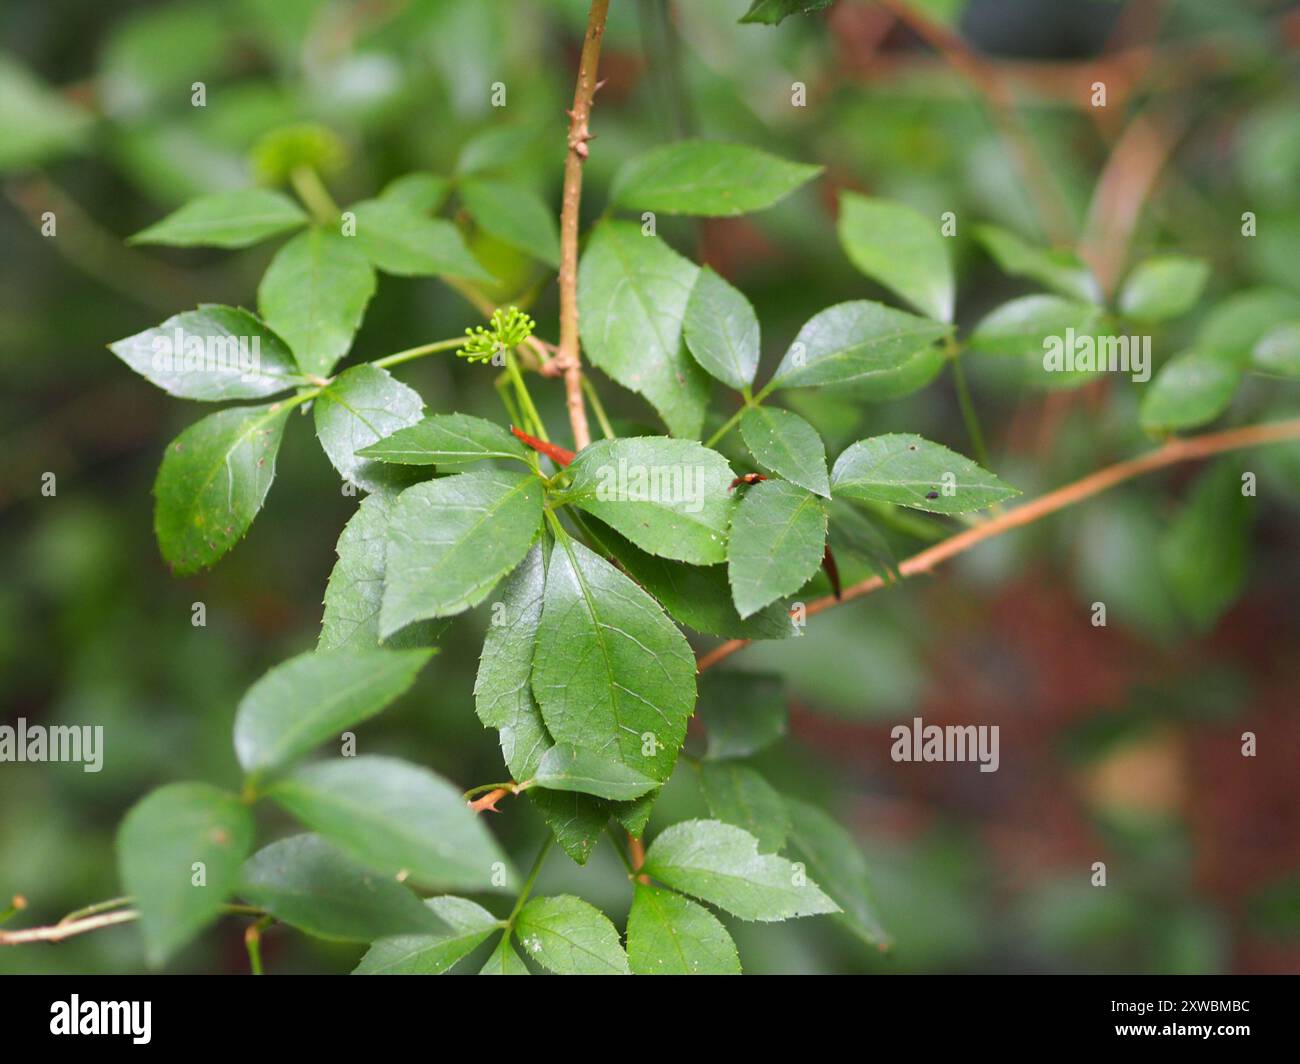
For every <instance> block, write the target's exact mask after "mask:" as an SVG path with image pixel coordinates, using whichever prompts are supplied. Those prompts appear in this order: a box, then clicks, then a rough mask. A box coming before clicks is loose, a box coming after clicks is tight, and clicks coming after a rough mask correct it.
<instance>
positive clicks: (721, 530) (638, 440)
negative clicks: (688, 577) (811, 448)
mask: <svg viewBox="0 0 1300 1064" xmlns="http://www.w3.org/2000/svg"><path fill="white" fill-rule="evenodd" d="M569 473H570V475H571V476H572V478H573V479H572V482H571V483H570V485H569V487H568V488H567V489H566V490H565V491H564V493H563V494H562V496H561V500H562V501H564V502H567V503H572V504H573V505H574V506H577V507H579V508H580V509H583V510H586V511H587V512H588V513H590V514H592V515H594V516H595V517H598V518H600V519H601V520H602V521H604V522H605V523H606V524H607V525H610V526H611V527H613V528H614V529H615V530H616V531H618V532H620V533H622V534H623V535H624V536H626V537H627V538H628V539H630V540H631V541H632V542H633V543H635V544H636V545H637V546H638V547H640V548H641V549H642V550H645V551H649V552H650V553H651V554H655V555H658V556H659V557H662V558H673V559H675V560H677V561H683V562H690V563H691V564H693V565H711V564H713V563H715V562H720V561H722V560H723V559H724V558H726V556H727V525H728V524H729V523H730V521H731V513H732V510H733V509H734V504H735V499H734V498H733V497H732V495H731V494H730V493H729V492H728V490H727V487H728V485H729V484H730V483H731V481H732V479H733V478H734V476H735V474H734V473H732V470H731V466H729V465H728V464H727V460H726V459H725V458H723V457H722V455H720V454H718V452H717V451H711V450H709V449H708V448H707V447H703V446H701V445H700V444H698V443H695V442H694V441H692V440H674V439H670V438H669V437H667V436H637V437H629V438H626V439H616V440H597V441H596V442H595V443H593V444H591V445H590V446H588V447H584V448H583V449H582V451H581V452H579V454H578V456H577V458H575V459H574V460H573V464H572V465H570V466H569Z"/></svg>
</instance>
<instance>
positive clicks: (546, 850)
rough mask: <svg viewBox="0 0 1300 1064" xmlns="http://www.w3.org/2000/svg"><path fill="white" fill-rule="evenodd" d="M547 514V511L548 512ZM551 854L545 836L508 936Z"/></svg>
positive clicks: (513, 912)
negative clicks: (547, 856)
mask: <svg viewBox="0 0 1300 1064" xmlns="http://www.w3.org/2000/svg"><path fill="white" fill-rule="evenodd" d="M548 512H549V511H548ZM550 852H551V836H550V835H547V836H546V841H545V842H544V843H542V850H541V852H540V853H539V854H538V855H537V860H536V861H534V862H533V867H532V870H531V871H530V872H529V873H528V878H527V879H525V880H524V887H523V890H521V891H520V892H519V897H518V898H516V899H515V907H514V908H513V909H511V910H510V915H509V916H507V917H506V934H507V935H509V934H510V932H511V930H513V929H514V926H515V921H516V920H517V919H518V918H519V911H520V910H521V909H522V908H523V907H524V903H525V902H526V901H528V895H529V894H531V893H532V892H533V884H534V883H536V882H537V875H538V873H539V872H541V870H542V865H543V863H545V861H546V855H547V854H548V853H550Z"/></svg>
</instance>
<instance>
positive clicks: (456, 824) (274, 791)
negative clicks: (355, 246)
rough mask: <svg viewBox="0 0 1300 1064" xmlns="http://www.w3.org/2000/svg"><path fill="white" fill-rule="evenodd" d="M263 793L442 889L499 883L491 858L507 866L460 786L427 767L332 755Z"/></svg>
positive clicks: (390, 869) (392, 869) (365, 853)
mask: <svg viewBox="0 0 1300 1064" xmlns="http://www.w3.org/2000/svg"><path fill="white" fill-rule="evenodd" d="M266 794H267V795H268V796H269V797H271V798H274V799H275V800H276V801H277V802H279V803H280V804H281V805H282V806H284V807H285V808H286V809H288V810H289V812H291V813H292V814H293V815H294V816H296V817H297V818H298V819H299V820H301V821H302V822H303V823H304V824H306V825H307V826H308V827H310V828H311V829H312V830H313V831H318V832H320V834H322V835H324V836H325V837H326V838H327V839H329V840H330V841H331V842H333V843H335V844H336V845H337V846H338V847H339V848H340V849H342V850H343V851H344V852H345V853H347V854H349V855H350V856H352V857H353V858H355V859H356V860H358V861H361V862H362V863H363V864H365V865H367V866H369V867H371V868H373V869H375V870H376V871H379V872H382V873H385V874H387V875H397V874H398V873H401V872H405V873H409V875H410V877H411V880H412V881H413V882H415V883H419V884H421V885H423V886H427V887H432V888H439V889H446V890H455V889H458V888H459V889H465V890H476V891H477V890H493V891H495V890H501V889H503V888H502V887H501V886H500V885H498V884H496V883H493V881H492V880H493V876H492V871H493V865H495V864H497V863H498V862H500V863H501V865H502V866H503V867H505V868H507V869H508V868H509V865H508V864H507V863H506V860H505V857H504V856H503V855H502V853H501V851H500V850H499V849H498V848H497V844H496V842H495V841H494V840H493V838H492V836H491V835H490V834H488V831H487V828H485V827H484V826H483V824H482V822H481V821H480V820H479V819H478V818H477V817H476V816H475V815H474V813H473V812H472V811H471V810H470V809H469V807H468V806H467V805H466V804H465V799H464V797H463V796H462V795H461V793H460V791H458V790H457V789H456V788H455V787H453V786H452V785H451V784H450V783H448V782H447V781H446V780H444V779H443V778H442V777H441V776H438V775H436V774H434V773H433V772H430V771H429V770H428V769H425V768H420V767H419V766H417V765H412V764H410V763H409V762H407V761H399V760H398V759H397V758H392V757H377V756H373V755H363V756H360V757H347V758H338V759H335V760H331V761H320V762H317V763H315V764H311V765H304V766H302V767H300V768H296V769H294V770H293V771H292V772H290V773H289V774H288V775H287V776H284V777H282V778H281V779H279V780H277V781H276V782H275V783H273V784H272V785H271V786H270V787H269V788H267V791H266ZM511 878H512V879H513V873H512V874H511Z"/></svg>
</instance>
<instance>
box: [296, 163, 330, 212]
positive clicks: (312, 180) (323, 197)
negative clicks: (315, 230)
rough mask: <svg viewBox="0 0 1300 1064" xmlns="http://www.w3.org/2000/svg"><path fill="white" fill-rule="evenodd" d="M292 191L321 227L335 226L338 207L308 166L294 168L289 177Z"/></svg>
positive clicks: (318, 177)
mask: <svg viewBox="0 0 1300 1064" xmlns="http://www.w3.org/2000/svg"><path fill="white" fill-rule="evenodd" d="M289 180H290V182H291V183H292V184H293V190H294V191H295V192H297V193H298V198H299V199H301V200H302V202H303V203H304V204H305V205H306V207H307V209H308V210H309V211H311V213H312V214H313V215H315V217H316V221H317V222H319V223H320V224H321V225H335V224H337V222H338V220H339V205H338V204H337V203H335V202H334V197H333V196H331V195H330V193H329V189H327V188H326V187H325V183H324V182H323V181H321V179H320V175H319V174H317V173H316V171H315V170H313V169H312V168H311V167H310V166H298V167H295V168H294V170H293V172H292V173H291V174H290V175H289Z"/></svg>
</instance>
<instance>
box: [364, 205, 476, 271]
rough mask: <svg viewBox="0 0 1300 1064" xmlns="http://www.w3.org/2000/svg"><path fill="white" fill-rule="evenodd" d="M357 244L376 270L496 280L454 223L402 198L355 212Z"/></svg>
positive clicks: (365, 207) (365, 206) (367, 206)
mask: <svg viewBox="0 0 1300 1064" xmlns="http://www.w3.org/2000/svg"><path fill="white" fill-rule="evenodd" d="M351 211H352V213H353V214H354V215H355V216H356V223H357V228H356V236H355V237H352V238H351V239H354V240H356V242H357V245H358V246H359V247H360V248H361V250H362V252H363V253H364V254H365V255H366V257H367V258H368V259H370V261H371V262H372V263H374V265H375V266H376V267H378V268H379V269H381V270H383V271H384V272H385V273H391V274H396V275H397V276H399V277H433V276H437V275H439V274H447V275H449V276H451V277H462V278H464V279H466V280H469V281H491V280H492V275H491V274H489V273H488V272H487V271H486V270H485V269H483V267H482V266H481V265H479V261H478V259H476V258H474V256H473V254H471V253H470V250H469V248H468V247H466V246H465V240H464V238H463V237H462V236H461V235H460V230H459V229H457V228H456V227H455V226H454V225H452V223H451V222H449V221H447V220H446V219H444V218H430V217H429V216H428V215H427V214H424V213H423V212H421V211H419V210H416V209H415V208H414V207H411V206H409V205H408V204H406V203H403V202H401V201H400V200H398V199H392V198H390V199H372V200H365V201H364V202H362V203H358V204H356V206H354V207H352V208H351Z"/></svg>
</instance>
